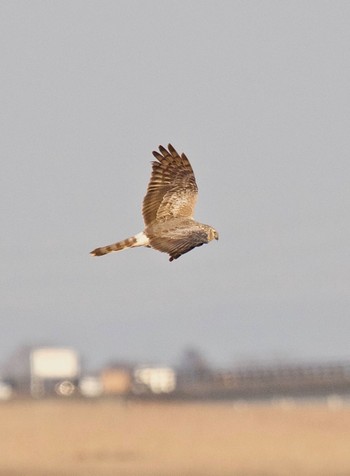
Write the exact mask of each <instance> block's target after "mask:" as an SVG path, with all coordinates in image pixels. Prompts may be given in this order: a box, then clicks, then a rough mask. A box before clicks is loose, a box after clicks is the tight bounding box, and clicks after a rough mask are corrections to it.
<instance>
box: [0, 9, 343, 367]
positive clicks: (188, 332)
mask: <svg viewBox="0 0 350 476" xmlns="http://www.w3.org/2000/svg"><path fill="white" fill-rule="evenodd" d="M349 25H350V3H349V2H347V1H344V2H342V1H336V2H328V1H327V2H325V1H315V2H311V1H309V2H308V1H293V2H287V1H282V2H281V1H220V2H216V1H215V2H214V1H211V2H209V1H178V0H176V1H163V0H162V1H130V0H128V1H100V0H99V1H86V0H84V1H50V2H48V1H31V2H27V1H2V2H1V5H0V45H1V79H0V81H1V92H0V94H1V108H0V115H1V141H0V151H1V174H0V180H1V183H0V194H1V195H0V196H1V248H0V250H1V251H0V253H1V256H0V259H1V269H2V273H1V291H0V292H1V296H0V312H1V333H0V342H1V345H0V363H1V362H2V361H4V360H5V359H7V358H8V357H9V356H10V355H11V354H12V353H13V352H14V351H15V350H16V348H17V347H18V346H20V345H22V344H59V345H69V346H73V347H75V348H77V349H78V350H79V351H80V352H81V354H82V356H83V357H84V358H85V360H86V362H87V364H88V365H89V366H90V367H98V366H99V365H101V364H103V363H105V362H106V361H109V360H113V359H115V360H117V359H133V360H146V361H151V362H154V363H172V362H176V361H177V360H178V359H179V357H180V355H181V353H182V351H183V350H184V349H185V348H187V347H189V346H194V347H197V348H199V349H200V350H202V351H203V353H204V354H206V356H207V357H208V359H209V360H211V361H213V362H214V363H216V364H217V365H230V364H232V363H235V362H238V361H242V360H244V359H270V358H273V357H276V356H277V357H279V358H287V359H295V358H298V359H345V358H350V253H349V243H350V222H349V217H350V186H349V179H350V158H349V150H350V92H349V91H350V89H349V85H350V28H349ZM169 142H171V143H172V144H173V145H174V146H175V147H176V148H177V149H178V150H179V152H185V153H186V154H187V156H188V157H189V159H190V160H191V162H192V166H193V168H194V171H195V173H196V179H197V183H198V186H199V200H198V205H197V208H196V218H197V219H198V220H199V221H202V222H204V223H208V224H210V225H212V226H214V227H215V228H216V229H217V230H218V231H219V233H220V240H219V241H218V242H212V243H210V244H209V245H206V246H203V247H201V248H197V249H195V250H194V251H192V252H191V253H189V254H187V255H184V256H182V257H181V258H180V259H179V260H177V261H174V262H173V263H169V261H168V257H167V255H165V254H162V253H159V252H155V251H153V250H149V249H145V248H140V249H135V250H128V251H124V252H122V253H119V254H117V253H116V254H112V255H108V256H106V257H102V258H93V257H91V256H90V255H89V251H90V250H91V249H93V248H95V247H96V246H101V245H105V244H108V243H110V242H113V241H117V240H119V239H123V238H126V237H128V236H130V235H132V234H134V233H137V232H139V231H141V230H142V229H143V220H142V215H141V203H142V199H143V197H144V194H145V191H146V187H147V183H148V180H149V177H150V172H151V166H150V161H151V160H152V155H151V152H152V150H154V149H155V148H156V147H157V146H158V145H159V144H163V145H167V144H168V143H169Z"/></svg>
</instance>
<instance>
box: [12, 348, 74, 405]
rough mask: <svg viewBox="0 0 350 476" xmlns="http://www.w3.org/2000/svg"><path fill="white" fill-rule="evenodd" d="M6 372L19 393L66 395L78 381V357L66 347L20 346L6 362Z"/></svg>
mask: <svg viewBox="0 0 350 476" xmlns="http://www.w3.org/2000/svg"><path fill="white" fill-rule="evenodd" d="M6 375H7V379H8V380H9V381H10V382H11V384H12V385H13V387H14V389H15V391H16V393H17V394H19V395H28V394H29V395H31V396H32V397H36V398H40V397H44V396H47V395H61V396H70V395H72V394H73V393H74V392H75V389H76V385H77V383H78V379H79V375H80V359H79V356H78V353H77V352H76V351H75V350H73V349H70V348H67V347H24V348H22V349H21V350H20V351H18V352H17V353H16V354H14V356H13V357H12V358H11V359H10V361H9V362H8V363H7V366H6Z"/></svg>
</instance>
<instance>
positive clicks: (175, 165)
mask: <svg viewBox="0 0 350 476" xmlns="http://www.w3.org/2000/svg"><path fill="white" fill-rule="evenodd" d="M159 151H160V153H159V152H156V151H154V152H153V155H154V157H155V158H156V159H157V161H154V162H152V175H151V179H150V182H149V184H148V188H147V193H146V196H145V198H144V200H143V207H142V214H143V219H144V221H145V224H146V225H149V224H151V223H152V222H154V221H155V220H168V219H169V218H176V217H192V215H193V211H194V207H195V204H196V200H197V195H198V188H197V184H196V179H195V177H194V173H193V170H192V167H191V164H190V162H189V160H188V159H187V157H186V156H185V154H182V155H181V156H179V154H178V153H177V152H176V150H175V149H174V147H173V146H172V145H171V144H169V145H168V150H167V149H165V148H164V147H162V146H159Z"/></svg>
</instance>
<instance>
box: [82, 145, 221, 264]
mask: <svg viewBox="0 0 350 476" xmlns="http://www.w3.org/2000/svg"><path fill="white" fill-rule="evenodd" d="M153 155H154V157H155V158H156V159H157V160H156V161H153V162H152V175H151V179H150V182H149V184H148V189H147V193H146V196H145V198H144V200H143V207H142V214H143V219H144V222H145V229H144V231H142V232H141V233H138V234H137V235H135V236H132V237H131V238H127V239H126V240H123V241H118V243H114V244H112V245H108V246H103V247H102V248H96V249H95V250H93V251H91V254H92V255H93V256H102V255H105V254H107V253H111V252H112V251H121V250H124V249H125V248H135V247H136V246H147V247H149V248H154V249H155V250H158V251H162V252H163V253H168V254H169V256H170V258H169V261H173V260H174V259H177V258H179V257H180V256H181V255H183V254H185V253H188V252H189V251H191V250H193V248H196V247H197V246H202V245H204V244H205V243H209V241H211V240H213V239H214V238H215V239H216V240H218V239H219V235H218V232H217V231H216V230H215V229H214V228H212V227H211V226H209V225H204V224H203V223H198V222H197V221H195V220H194V219H193V212H194V207H195V204H196V201H197V195H198V188H197V184H196V179H195V177H194V173H193V170H192V167H191V164H190V162H189V160H188V158H187V157H186V155H185V154H182V155H181V156H180V155H179V154H178V153H177V152H176V150H175V149H174V147H173V146H172V145H171V144H169V145H168V150H167V149H165V148H164V147H162V146H159V152H156V151H154V152H153Z"/></svg>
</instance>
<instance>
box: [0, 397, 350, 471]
mask: <svg viewBox="0 0 350 476" xmlns="http://www.w3.org/2000/svg"><path fill="white" fill-rule="evenodd" d="M335 403H336V402H335ZM0 423H1V426H0V428H1V429H0V476H83V475H84V476H124V475H125V476H126V475H134V476H175V475H176V476H228V475H230V476H263V475H264V476H274V475H276V476H277V475H278V476H282V475H293V476H295V475H298V476H303V475H314V476H316V475H317V476H322V475H324V476H345V475H349V474H350V450H349V448H350V406H338V405H337V404H336V405H333V406H327V405H325V404H311V403H308V404H298V405H297V406H295V405H292V404H288V402H286V403H285V404H275V405H269V404H249V405H244V404H234V403H137V402H129V403H124V404H123V403H119V402H117V401H108V400H101V401H96V402H86V401H72V400H71V401H17V402H16V401H14V402H10V403H5V404H2V405H1V406H0Z"/></svg>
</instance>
